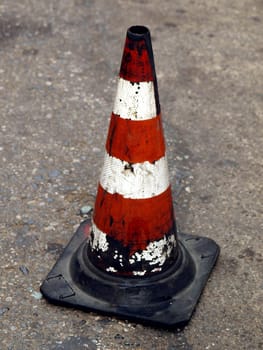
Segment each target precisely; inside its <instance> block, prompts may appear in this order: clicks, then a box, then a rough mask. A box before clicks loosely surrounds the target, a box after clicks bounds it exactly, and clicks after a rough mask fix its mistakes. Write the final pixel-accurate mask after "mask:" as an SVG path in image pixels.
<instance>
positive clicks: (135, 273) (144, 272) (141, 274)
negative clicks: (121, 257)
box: [132, 270, 147, 276]
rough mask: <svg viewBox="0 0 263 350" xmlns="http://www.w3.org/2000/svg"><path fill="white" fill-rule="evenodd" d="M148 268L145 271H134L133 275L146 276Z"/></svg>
mask: <svg viewBox="0 0 263 350" xmlns="http://www.w3.org/2000/svg"><path fill="white" fill-rule="evenodd" d="M146 272H147V271H146V270H144V271H133V273H132V274H133V275H134V276H144V275H145V274H146Z"/></svg>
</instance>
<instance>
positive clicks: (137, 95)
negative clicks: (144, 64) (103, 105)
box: [113, 78, 157, 120]
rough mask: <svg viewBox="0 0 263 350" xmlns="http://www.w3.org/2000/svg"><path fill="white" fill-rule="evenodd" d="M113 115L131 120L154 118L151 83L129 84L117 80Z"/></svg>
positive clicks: (153, 97)
mask: <svg viewBox="0 0 263 350" xmlns="http://www.w3.org/2000/svg"><path fill="white" fill-rule="evenodd" d="M113 113H114V114H117V115H119V116H120V117H121V118H124V119H131V120H146V119H151V118H154V117H156V113H157V112H156V103H155V95H154V85H153V82H151V81H150V82H140V83H131V82H130V81H128V80H125V79H123V78H119V82H118V86H117V93H116V98H115V103H114V107H113Z"/></svg>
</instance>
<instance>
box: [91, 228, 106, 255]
mask: <svg viewBox="0 0 263 350" xmlns="http://www.w3.org/2000/svg"><path fill="white" fill-rule="evenodd" d="M92 232H93V236H94V238H93V239H92V240H91V241H90V244H91V247H92V249H95V250H102V251H103V252H106V251H107V250H108V249H109V243H108V241H107V235H106V234H105V233H104V232H102V231H101V230H99V229H98V227H97V226H96V225H95V224H94V222H93V223H92Z"/></svg>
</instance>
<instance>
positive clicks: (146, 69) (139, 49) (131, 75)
mask: <svg viewBox="0 0 263 350" xmlns="http://www.w3.org/2000/svg"><path fill="white" fill-rule="evenodd" d="M130 34H131V33H128V35H127V38H126V41H125V45H124V50H123V56H122V62H121V68H120V77H122V78H124V79H127V80H130V81H132V82H141V81H153V80H154V79H155V71H154V64H153V55H152V50H149V47H147V42H146V40H145V39H146V38H145V36H144V37H141V38H139V37H138V36H137V38H136V40H134V38H131V37H130V36H131V35H130Z"/></svg>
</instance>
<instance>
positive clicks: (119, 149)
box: [41, 26, 219, 327]
mask: <svg viewBox="0 0 263 350" xmlns="http://www.w3.org/2000/svg"><path fill="white" fill-rule="evenodd" d="M218 254H219V247H218V245H217V244H216V243H215V242H214V241H212V240H210V239H208V238H204V237H196V236H192V235H186V234H177V231H176V222H175V218H174V210H173V202H172V194H171V186H170V183H169V175H168V167H167V160H166V153H165V141H164V136H163V129H162V123H161V114H160V104H159V97H158V87H157V80H156V74H155V67H154V59H153V52H152V46H151V38H150V32H149V30H148V29H147V28H146V27H143V26H133V27H131V28H129V29H128V31H127V37H126V42H125V46H124V52H123V57H122V63H121V68H120V74H119V81H118V87H117V94H116V98H115V103H114V108H113V112H112V115H111V120H110V126H109V131H108V137H107V141H106V152H105V159H104V165H103V168H102V172H101V177H100V180H99V184H98V191H97V197H96V202H95V207H94V214H93V218H92V220H86V221H84V222H83V223H82V224H81V225H80V227H79V229H78V230H77V232H76V234H75V235H74V236H73V238H72V240H71V241H70V242H69V244H68V246H67V247H66V248H65V251H64V253H63V254H62V256H61V257H60V258H59V260H58V262H57V263H56V264H55V266H54V267H53V269H52V270H51V272H50V273H49V275H48V276H47V278H46V279H45V281H44V282H43V284H42V286H41V291H42V293H43V294H44V296H45V297H46V298H47V299H48V300H49V301H51V302H53V303H56V304H61V305H67V306H74V307H77V308H80V309H84V310H96V311H98V312H101V313H104V314H113V315H118V316H119V317H122V318H128V319H131V320H137V321H139V322H143V323H148V324H153V325H161V326H165V327H173V326H175V325H179V324H181V325H182V324H185V323H187V322H188V321H189V320H190V318H191V315H192V313H193V311H194V308H195V306H196V304H197V302H198V299H199V297H200V294H201V292H202V290H203V288H204V286H205V283H206V281H207V279H208V276H209V274H210V272H211V270H212V268H213V266H214V264H215V262H216V259H217V257H218Z"/></svg>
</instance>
